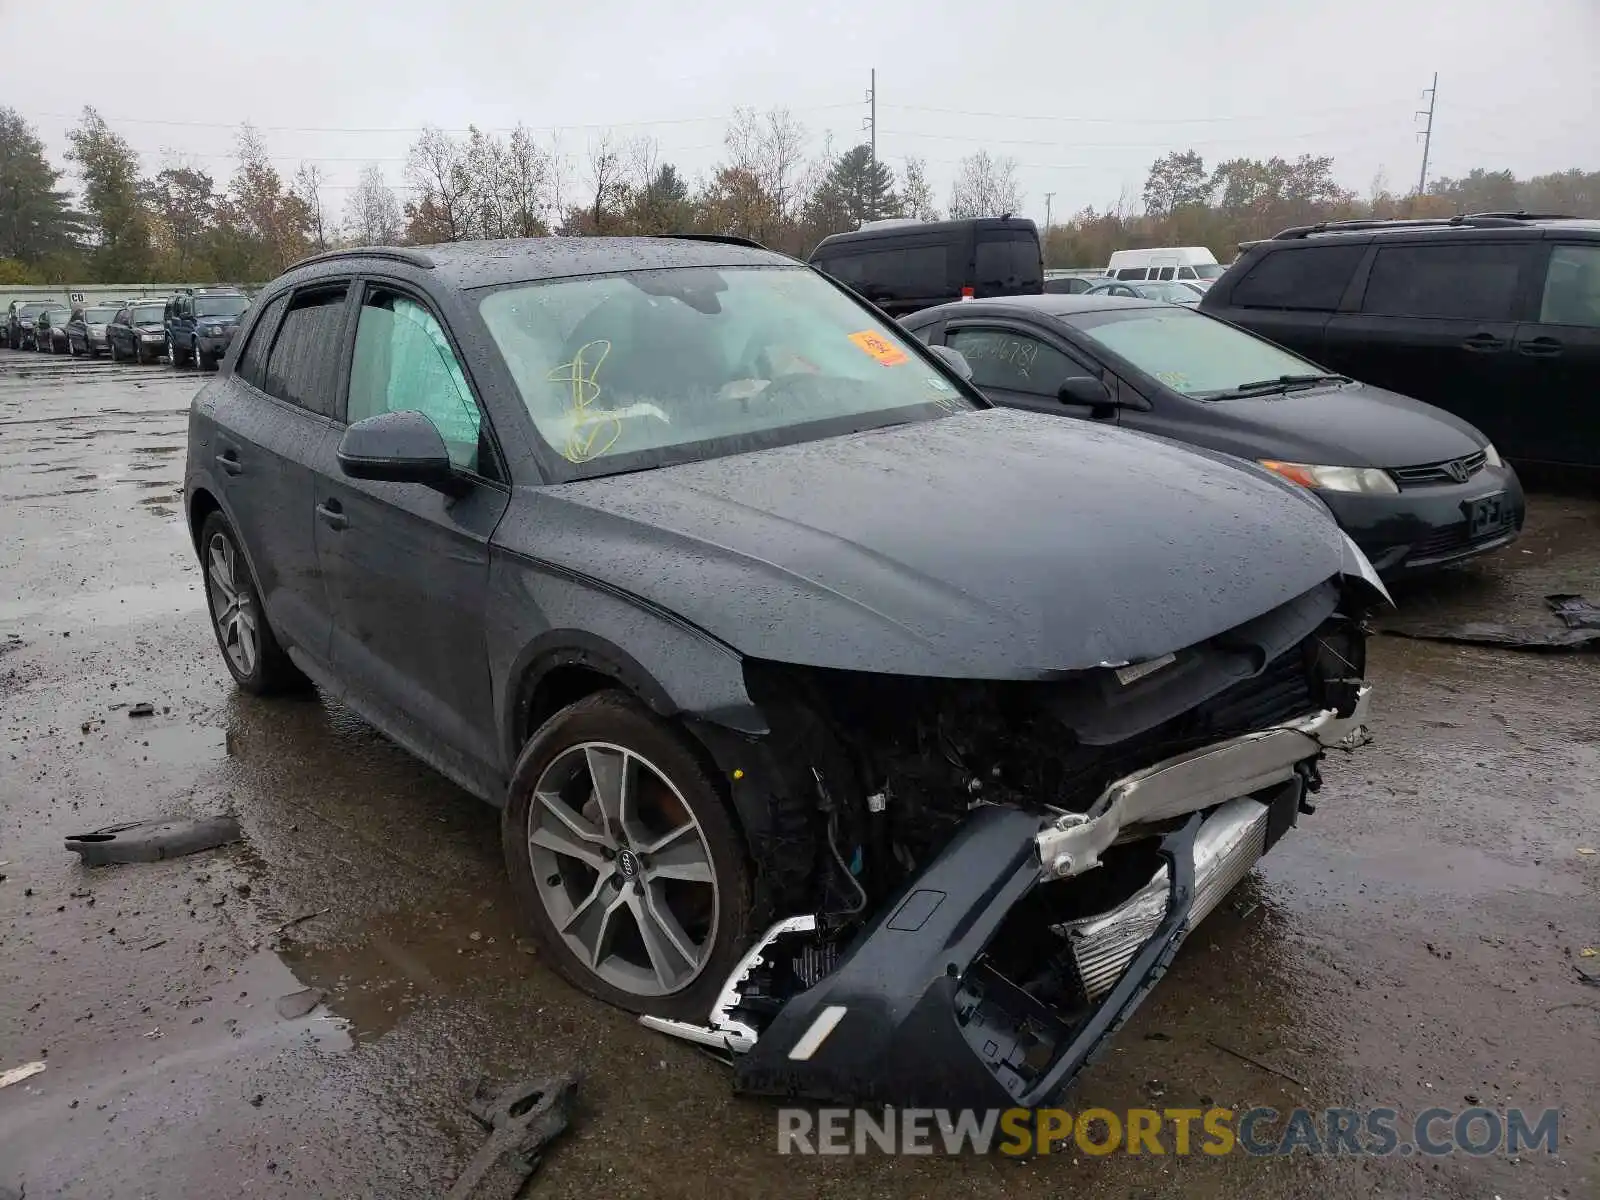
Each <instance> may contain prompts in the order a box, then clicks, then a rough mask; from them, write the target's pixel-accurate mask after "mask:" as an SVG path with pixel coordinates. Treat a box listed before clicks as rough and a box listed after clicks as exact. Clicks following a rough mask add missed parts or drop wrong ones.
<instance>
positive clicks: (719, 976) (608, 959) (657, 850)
mask: <svg viewBox="0 0 1600 1200" xmlns="http://www.w3.org/2000/svg"><path fill="white" fill-rule="evenodd" d="M501 844H502V848H503V849H504V852H505V858H506V868H507V870H508V871H509V873H510V875H511V884H512V889H513V891H514V892H515V893H516V896H517V901H518V908H519V909H520V911H521V915H522V916H523V918H524V919H525V920H526V921H527V923H528V924H529V925H530V926H531V928H532V932H533V934H534V936H535V937H536V938H537V939H538V940H539V942H540V944H541V945H542V946H543V948H544V953H545V955H546V957H547V959H548V961H549V962H550V963H551V964H552V965H553V966H554V967H555V968H556V969H557V970H558V971H560V972H561V974H562V975H564V976H565V977H566V978H567V979H568V980H569V981H570V982H571V983H573V984H574V985H576V986H577V987H579V988H581V989H582V990H583V991H586V992H588V993H589V994H590V995H592V996H596V997H598V998H600V999H602V1000H605V1001H607V1002H609V1003H611V1004H615V1005H617V1006H619V1007H621V1008H625V1009H628V1010H629V1011H631V1012H643V1013H651V1014H654V1015H656V1016H664V1017H676V1018H679V1019H683V1020H690V1021H704V1020H705V1019H706V1015H707V1013H709V1012H710V1011H711V1005H712V1003H713V1001H714V1000H715V998H716V996H717V995H718V993H719V992H720V991H721V988H722V985H723V983H724V982H726V980H727V977H728V974H729V972H731V971H732V970H733V968H734V966H735V964H736V963H737V962H738V959H739V956H740V954H741V953H742V952H743V950H744V949H745V945H746V942H747V941H748V938H749V933H750V916H751V912H750V871H749V866H748V864H747V858H746V852H745V845H744V840H743V838H742V837H741V836H740V834H739V832H738V831H737V829H736V828H735V826H734V823H733V820H732V818H731V817H730V816H729V814H728V808H727V805H726V803H725V802H724V800H723V798H722V794H721V792H720V790H719V788H718V786H717V784H716V783H715V781H714V780H713V778H712V775H711V774H710V773H709V772H708V771H707V769H706V768H705V766H703V765H702V763H701V761H700V758H699V756H698V755H696V753H695V752H694V749H693V747H692V744H691V743H690V742H689V740H688V738H687V736H686V735H685V734H683V733H682V732H681V731H679V730H678V729H677V728H676V727H674V726H673V725H671V724H669V723H668V722H666V721H664V720H662V719H661V718H660V717H657V716H656V715H655V714H654V713H652V712H650V711H649V710H648V709H646V708H645V707H644V706H643V705H641V704H639V703H638V702H636V701H635V700H634V699H633V698H632V697H630V696H628V695H627V694H626V693H624V692H620V691H605V692H598V693H596V694H594V695H591V696H588V697H585V698H584V699H582V700H579V701H578V702H576V703H575V704H571V705H569V706H567V707H566V708H564V709H562V710H561V711H560V712H558V713H556V715H555V716H553V717H551V718H550V719H549V720H548V721H546V722H545V723H544V725H543V726H541V727H540V728H539V730H538V732H536V733H535V734H534V735H533V737H532V738H531V739H530V740H529V742H528V744H527V746H526V747H525V748H524V749H523V752H522V755H521V757H519V758H518V760H517V765H516V769H515V771H514V772H513V774H512V779H511V786H510V790H509V794H508V797H507V803H506V807H505V809H504V811H503V813H502V818H501Z"/></svg>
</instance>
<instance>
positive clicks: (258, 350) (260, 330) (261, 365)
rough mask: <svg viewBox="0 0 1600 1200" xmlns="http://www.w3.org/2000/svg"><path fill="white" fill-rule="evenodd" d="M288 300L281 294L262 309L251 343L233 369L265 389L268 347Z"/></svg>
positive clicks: (237, 373) (246, 379) (250, 382)
mask: <svg viewBox="0 0 1600 1200" xmlns="http://www.w3.org/2000/svg"><path fill="white" fill-rule="evenodd" d="M288 302H289V298H288V297H287V296H279V297H278V298H277V299H276V300H274V301H273V302H272V303H271V304H269V305H267V307H266V308H265V309H264V310H263V311H262V313H261V316H260V318H259V319H258V320H257V321H256V324H255V328H254V330H253V331H252V332H251V334H250V342H249V344H248V345H246V346H245V348H244V352H243V353H242V354H240V355H239V365H238V366H236V367H235V368H234V371H233V373H234V374H235V375H237V376H239V378H241V379H243V380H244V381H245V382H246V383H249V384H253V385H254V386H256V387H258V388H261V389H262V390H263V391H265V390H266V387H267V349H268V347H270V346H271V345H272V332H273V330H274V329H276V328H277V326H278V318H279V317H281V316H282V315H283V308H284V305H285V304H287V303H288Z"/></svg>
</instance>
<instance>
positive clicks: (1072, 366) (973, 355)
mask: <svg viewBox="0 0 1600 1200" xmlns="http://www.w3.org/2000/svg"><path fill="white" fill-rule="evenodd" d="M944 340H945V345H947V346H949V347H950V348H951V349H953V350H959V351H961V353H962V354H963V355H965V356H966V359H967V363H968V365H969V366H971V367H972V382H973V383H975V384H976V385H977V386H978V387H980V388H1001V389H1004V390H1006V391H1012V392H1026V393H1028V394H1030V395H1034V396H1054V395H1056V394H1057V393H1058V392H1059V391H1060V390H1061V385H1062V384H1063V383H1065V382H1066V381H1067V380H1068V379H1069V378H1072V377H1075V376H1079V375H1093V372H1092V371H1090V370H1089V369H1088V368H1087V367H1084V366H1081V365H1080V364H1078V363H1077V362H1075V361H1074V360H1072V359H1071V358H1068V357H1067V356H1066V355H1065V354H1063V353H1061V351H1059V350H1057V349H1056V348H1055V347H1054V346H1049V345H1046V344H1045V343H1044V342H1042V341H1040V340H1039V339H1038V338H1036V337H1031V336H1029V335H1028V334H1026V333H1019V332H1017V331H1015V330H1010V329H953V330H951V331H950V332H949V333H947V334H945V339H944Z"/></svg>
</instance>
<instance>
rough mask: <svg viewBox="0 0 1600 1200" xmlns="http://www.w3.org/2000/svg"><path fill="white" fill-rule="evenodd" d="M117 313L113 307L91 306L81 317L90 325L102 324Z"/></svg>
mask: <svg viewBox="0 0 1600 1200" xmlns="http://www.w3.org/2000/svg"><path fill="white" fill-rule="evenodd" d="M116 315H117V310H116V309H114V308H91V309H90V310H89V311H88V312H86V313H84V314H83V319H84V320H85V321H88V322H89V323H90V324H91V325H104V324H106V323H107V322H108V321H110V320H111V319H112V318H113V317H115V316H116Z"/></svg>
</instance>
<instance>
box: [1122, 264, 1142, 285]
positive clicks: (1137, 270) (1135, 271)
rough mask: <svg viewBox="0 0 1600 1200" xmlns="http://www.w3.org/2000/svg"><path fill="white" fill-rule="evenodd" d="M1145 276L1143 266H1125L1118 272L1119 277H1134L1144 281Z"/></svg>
mask: <svg viewBox="0 0 1600 1200" xmlns="http://www.w3.org/2000/svg"><path fill="white" fill-rule="evenodd" d="M1144 277H1145V269H1144V268H1143V267H1123V268H1122V270H1120V271H1118V272H1117V278H1118V279H1134V280H1139V281H1141V282H1142V281H1143V280H1144Z"/></svg>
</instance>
